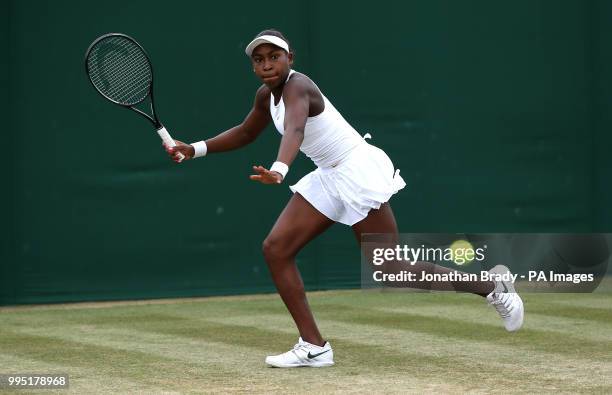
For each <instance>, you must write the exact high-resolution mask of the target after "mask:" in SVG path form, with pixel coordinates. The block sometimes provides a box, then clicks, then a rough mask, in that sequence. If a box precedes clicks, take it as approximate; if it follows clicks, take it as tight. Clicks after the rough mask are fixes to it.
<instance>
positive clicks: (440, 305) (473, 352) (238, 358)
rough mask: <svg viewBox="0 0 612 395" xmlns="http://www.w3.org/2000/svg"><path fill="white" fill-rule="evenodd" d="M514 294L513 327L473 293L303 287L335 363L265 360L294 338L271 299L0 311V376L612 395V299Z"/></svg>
mask: <svg viewBox="0 0 612 395" xmlns="http://www.w3.org/2000/svg"><path fill="white" fill-rule="evenodd" d="M522 296H523V298H524V300H525V309H526V320H525V326H524V327H523V329H522V330H521V331H520V332H518V333H513V334H509V333H507V332H505V330H504V329H503V327H502V325H501V321H500V320H499V318H498V317H497V315H496V313H495V312H494V310H493V309H491V308H489V307H487V306H486V305H485V302H484V300H483V299H481V298H479V297H475V296H472V295H457V294H442V293H437V294H428V293H397V292H386V293H382V292H363V291H337V292H317V293H312V294H310V299H311V305H312V307H313V310H314V312H315V314H316V316H317V319H318V321H319V324H320V326H321V329H322V331H323V334H324V336H325V337H326V338H328V339H329V340H330V342H331V343H332V345H333V347H334V353H335V359H336V363H337V364H336V366H334V367H332V368H325V369H287V370H285V369H272V368H267V367H266V366H265V365H264V362H263V359H264V357H265V355H267V354H272V353H280V352H284V351H286V350H287V349H288V348H290V347H291V346H293V344H294V343H295V342H296V339H297V334H296V331H295V328H294V325H293V323H292V321H291V320H290V317H289V315H288V314H287V312H286V311H285V307H284V306H283V305H282V303H281V302H280V300H279V298H278V296H276V295H260V296H249V297H244V296H242V297H221V298H207V299H188V300H187V299H183V300H169V301H150V302H120V303H88V304H75V305H55V306H40V307H13V308H1V309H0V373H21V372H36V373H43V372H57V373H62V372H65V373H69V374H70V385H71V387H70V390H69V391H66V390H61V391H57V392H58V393H75V394H83V393H101V392H104V393H135V392H139V393H161V392H164V393H203V392H207V393H208V392H217V393H227V392H243V393H270V392H276V393H296V392H297V393H310V394H312V393H313V392H341V391H342V392H353V393H363V392H371V393H422V392H444V393H451V392H452V393H457V392H474V393H482V392H499V393H611V392H612V295H610V294H603V293H602V294H555V295H546V294H524V295H522ZM51 392H53V391H50V390H46V391H40V393H45V394H47V393H51ZM13 393H14V392H13Z"/></svg>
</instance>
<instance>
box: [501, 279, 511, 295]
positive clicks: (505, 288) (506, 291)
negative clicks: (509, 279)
mask: <svg viewBox="0 0 612 395" xmlns="http://www.w3.org/2000/svg"><path fill="white" fill-rule="evenodd" d="M502 286H503V287H504V292H505V293H508V292H510V290H509V289H508V287H506V283H505V282H503V281H502Z"/></svg>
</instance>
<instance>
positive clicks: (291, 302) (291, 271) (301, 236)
mask: <svg viewBox="0 0 612 395" xmlns="http://www.w3.org/2000/svg"><path fill="white" fill-rule="evenodd" d="M333 223H334V222H333V221H332V220H330V219H329V218H327V217H326V216H324V215H323V214H321V213H320V212H319V211H317V210H316V209H315V208H314V207H313V206H312V205H311V204H310V203H308V201H306V199H304V197H302V196H301V195H300V194H299V193H295V194H294V195H293V196H292V197H291V199H290V200H289V203H288V204H287V206H286V207H285V209H284V210H283V212H282V213H281V214H280V216H279V217H278V220H277V221H276V223H275V224H274V226H273V227H272V230H271V231H270V233H269V234H268V236H267V237H266V239H265V240H264V242H263V253H264V257H265V259H266V262H267V263H268V267H269V269H270V273H271V275H272V280H273V281H274V284H275V285H276V289H277V290H278V293H279V294H280V296H281V298H282V299H283V302H285V305H286V306H287V309H288V310H289V313H291V316H292V317H293V320H294V321H295V324H296V326H297V328H298V331H299V332H300V336H301V337H302V339H303V340H305V341H307V342H309V343H312V344H315V345H319V346H322V345H323V344H324V343H325V342H324V340H323V338H322V337H321V333H320V332H319V329H318V328H317V324H316V322H315V319H314V317H313V315H312V312H311V311H310V307H309V306H308V301H307V299H306V293H305V292H304V283H303V282H302V278H301V276H300V273H299V271H298V268H297V266H296V264H295V256H296V255H297V253H298V252H299V251H300V250H301V249H302V247H304V245H306V244H307V243H308V242H309V241H311V240H313V239H314V238H315V237H317V236H318V235H319V234H321V233H322V232H323V231H325V230H326V229H327V228H329V227H330V226H331V225H332V224H333Z"/></svg>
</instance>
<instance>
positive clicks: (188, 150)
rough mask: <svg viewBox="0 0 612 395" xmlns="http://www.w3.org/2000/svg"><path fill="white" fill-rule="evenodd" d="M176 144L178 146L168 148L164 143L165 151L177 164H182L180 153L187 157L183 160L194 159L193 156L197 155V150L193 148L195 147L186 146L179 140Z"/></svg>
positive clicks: (175, 141)
mask: <svg viewBox="0 0 612 395" xmlns="http://www.w3.org/2000/svg"><path fill="white" fill-rule="evenodd" d="M174 143H175V144H176V146H174V147H168V146H167V145H166V144H165V143H162V145H163V146H164V149H165V150H166V152H167V153H168V156H170V159H172V160H173V161H175V162H176V163H180V162H181V159H180V157H179V153H181V154H183V156H185V159H183V160H187V159H191V158H193V156H194V155H195V149H194V148H193V146H191V145H189V144H185V143H183V142H182V141H179V140H174Z"/></svg>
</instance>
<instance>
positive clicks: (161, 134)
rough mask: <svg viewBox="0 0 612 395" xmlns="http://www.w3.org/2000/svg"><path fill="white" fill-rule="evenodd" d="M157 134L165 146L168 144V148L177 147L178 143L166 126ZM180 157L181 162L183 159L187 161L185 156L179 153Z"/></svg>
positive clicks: (158, 130)
mask: <svg viewBox="0 0 612 395" xmlns="http://www.w3.org/2000/svg"><path fill="white" fill-rule="evenodd" d="M157 134H159V137H161V139H162V141H163V142H164V144H166V145H167V146H168V147H176V143H175V142H174V139H173V138H172V137H170V133H168V131H167V130H166V128H165V127H164V126H162V127H161V128H159V129H157ZM178 157H179V162H182V161H183V159H185V155H183V154H182V153H180V152H179V153H178Z"/></svg>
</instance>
